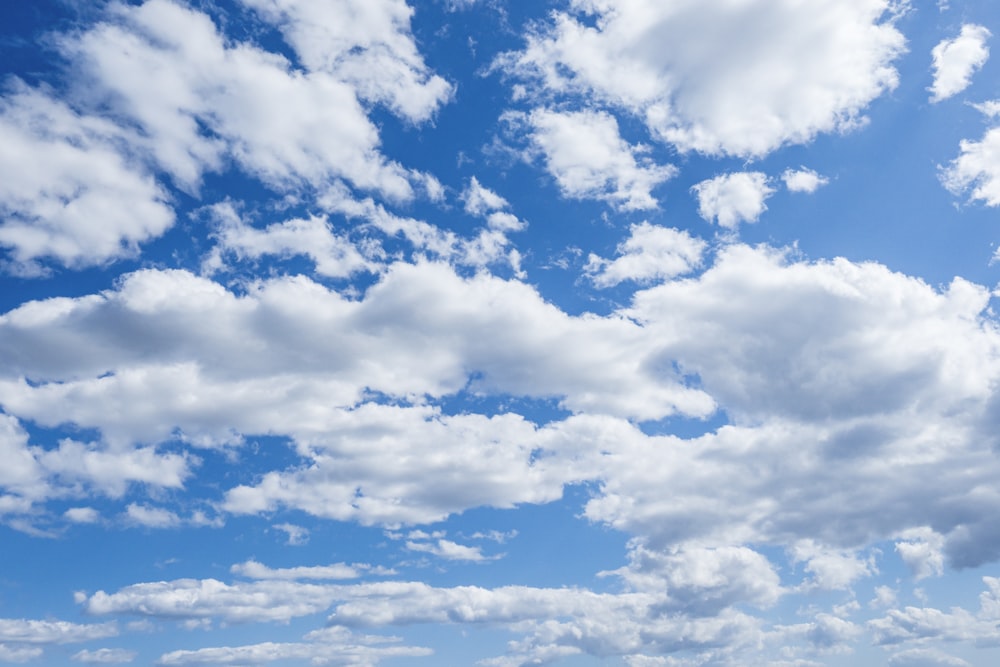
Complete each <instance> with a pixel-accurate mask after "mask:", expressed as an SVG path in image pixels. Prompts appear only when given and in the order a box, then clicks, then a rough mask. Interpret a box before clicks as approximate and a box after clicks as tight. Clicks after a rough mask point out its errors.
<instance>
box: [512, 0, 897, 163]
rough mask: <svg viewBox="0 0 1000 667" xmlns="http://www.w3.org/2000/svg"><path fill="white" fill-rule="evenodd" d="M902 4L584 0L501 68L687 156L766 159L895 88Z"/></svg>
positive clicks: (848, 123) (536, 90) (850, 120)
mask: <svg viewBox="0 0 1000 667" xmlns="http://www.w3.org/2000/svg"><path fill="white" fill-rule="evenodd" d="M900 6H901V5H900V4H898V3H895V2H890V1H889V0H874V1H873V0H849V1H846V2H845V1H843V0H822V2H813V3H810V4H809V5H808V7H807V6H805V5H800V4H797V3H793V2H761V1H755V2H746V3H737V4H733V3H729V2H725V1H724V0H712V1H711V2H707V3H706V2H700V3H661V2H656V1H655V0H634V1H632V2H627V3H612V2H608V1H606V0H580V1H578V2H574V3H572V4H571V9H570V11H556V12H553V14H552V18H551V19H550V20H549V21H548V22H546V23H544V24H540V25H537V26H536V27H535V29H534V31H533V32H532V33H530V34H529V35H528V38H527V44H526V45H525V47H524V48H523V49H522V50H521V51H517V52H512V53H508V54H506V55H504V56H502V57H501V58H500V59H499V60H498V61H497V64H496V66H497V67H500V68H503V69H504V70H505V71H508V72H511V73H514V74H516V75H517V76H519V77H521V78H522V79H524V80H526V81H527V82H528V83H529V85H530V86H531V87H529V88H528V91H529V94H531V95H534V96H536V97H542V98H544V97H548V96H553V95H563V96H566V95H569V96H575V97H579V98H582V99H588V98H589V99H594V98H596V100H597V101H599V102H603V103H605V104H611V105H614V106H616V107H618V108H620V109H622V110H625V111H627V112H629V113H631V114H634V115H635V116H637V117H638V118H640V119H641V120H643V121H644V122H645V123H646V125H647V127H648V128H649V130H650V132H651V133H652V134H653V135H654V136H656V137H657V138H659V139H661V140H663V141H666V142H668V143H670V144H672V145H674V146H676V147H677V148H678V149H679V150H681V151H690V150H695V151H699V152H702V153H708V154H720V153H722V154H732V155H740V156H760V155H764V154H766V153H769V152H771V151H773V150H774V149H776V148H778V147H779V146H782V145H784V144H789V143H805V142H808V141H809V140H810V139H812V138H813V137H814V136H815V135H816V134H818V133H820V132H829V131H837V130H845V129H850V128H851V127H854V126H856V125H857V124H858V123H859V122H861V121H862V119H863V117H862V113H863V111H864V108H865V107H866V106H867V105H868V104H869V103H870V102H871V101H872V100H873V99H875V98H876V97H878V96H879V95H881V94H882V93H883V92H885V91H887V90H891V89H893V88H894V87H895V86H896V84H897V80H898V74H897V72H896V70H895V69H894V68H893V66H892V63H893V61H894V60H895V59H896V58H897V57H898V56H899V55H900V54H901V53H902V52H903V50H904V44H905V40H904V38H903V35H902V34H900V32H899V31H898V30H896V28H895V27H894V25H893V23H894V18H895V13H896V12H897V11H898V10H899V8H900ZM663 44H670V45H671V48H669V49H664V48H663Z"/></svg>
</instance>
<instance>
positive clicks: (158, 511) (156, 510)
mask: <svg viewBox="0 0 1000 667" xmlns="http://www.w3.org/2000/svg"><path fill="white" fill-rule="evenodd" d="M124 517H125V520H126V521H128V522H129V523H134V524H136V525H139V526H145V527H147V528H176V527H177V526H179V525H180V524H181V518H180V517H179V516H177V515H176V514H174V513H173V512H171V511H170V510H166V509H163V508H162V507H150V506H149V505H140V504H138V503H129V505H128V507H126V508H125V515H124Z"/></svg>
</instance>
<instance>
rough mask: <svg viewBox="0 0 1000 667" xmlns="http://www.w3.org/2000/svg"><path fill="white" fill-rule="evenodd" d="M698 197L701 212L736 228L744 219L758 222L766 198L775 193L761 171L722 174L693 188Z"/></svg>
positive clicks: (720, 222)
mask: <svg viewBox="0 0 1000 667" xmlns="http://www.w3.org/2000/svg"><path fill="white" fill-rule="evenodd" d="M691 191H692V192H693V193H694V194H695V196H696V197H697V198H698V213H699V214H700V215H701V217H702V218H704V219H705V220H707V221H709V222H715V223H716V224H718V225H719V226H720V227H725V228H727V229H735V228H736V227H737V226H738V225H739V224H740V223H741V222H757V220H758V218H760V215H761V214H762V213H763V212H764V211H766V210H767V205H766V204H764V201H765V200H766V199H767V198H768V197H770V196H771V195H772V194H774V188H772V187H771V186H770V185H769V184H768V178H767V176H765V175H764V174H762V173H760V172H759V171H741V172H736V173H732V174H722V175H720V176H716V177H715V178H711V179H708V180H706V181H702V182H701V183H698V184H697V185H695V186H694V187H692V188H691Z"/></svg>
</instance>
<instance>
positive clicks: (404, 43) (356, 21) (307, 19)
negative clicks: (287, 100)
mask: <svg viewBox="0 0 1000 667" xmlns="http://www.w3.org/2000/svg"><path fill="white" fill-rule="evenodd" d="M241 2H242V3H243V4H245V5H247V6H249V7H253V8H254V9H256V10H257V11H258V12H259V13H260V15H261V16H262V17H264V18H265V19H266V20H269V21H271V22H273V23H274V24H275V25H277V26H278V28H279V29H280V30H281V32H282V34H284V36H285V39H286V40H288V42H289V43H290V44H291V45H292V47H294V49H295V52H296V54H297V55H298V57H299V59H301V61H302V62H303V64H304V65H305V66H306V68H307V69H309V70H311V71H318V72H328V73H330V74H331V75H333V76H335V77H336V78H337V79H339V80H341V81H344V82H346V83H349V84H350V85H351V86H352V87H353V88H354V89H355V90H357V92H358V95H359V96H360V97H361V98H362V99H365V100H369V101H373V102H381V103H384V104H386V105H388V107H389V108H390V109H392V110H393V112H395V113H396V114H398V115H399V116H401V117H403V118H405V119H407V120H409V121H411V122H420V121H424V120H427V119H428V118H430V117H431V115H432V114H433V113H434V111H435V110H436V109H437V108H438V107H440V105H441V104H443V103H445V102H447V101H448V100H449V99H450V97H451V95H452V92H453V87H452V86H451V85H450V84H449V83H448V82H446V81H445V80H444V79H442V78H441V77H440V76H437V75H435V74H432V73H431V72H430V71H429V70H428V68H427V66H426V64H425V63H424V61H423V58H422V57H421V56H420V54H419V53H418V51H417V45H416V42H415V41H414V38H413V35H412V34H411V32H410V18H411V16H412V15H413V11H414V10H413V8H412V7H410V6H409V5H408V4H407V3H406V1H405V0H337V1H336V2H333V3H316V2H311V1H310V0H241Z"/></svg>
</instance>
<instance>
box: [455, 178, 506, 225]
mask: <svg viewBox="0 0 1000 667" xmlns="http://www.w3.org/2000/svg"><path fill="white" fill-rule="evenodd" d="M462 201H463V202H465V212H466V213H468V214H469V215H476V216H483V215H487V214H489V213H491V212H493V211H502V210H504V209H505V208H507V207H508V206H509V203H508V202H507V200H506V199H504V198H503V197H501V196H500V195H498V194H497V193H495V192H493V191H492V190H490V189H489V188H485V187H483V185H482V184H481V183H480V182H479V179H478V178H476V177H475V176H473V177H472V178H470V179H469V185H468V187H467V188H466V189H465V192H463V193H462Z"/></svg>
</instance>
